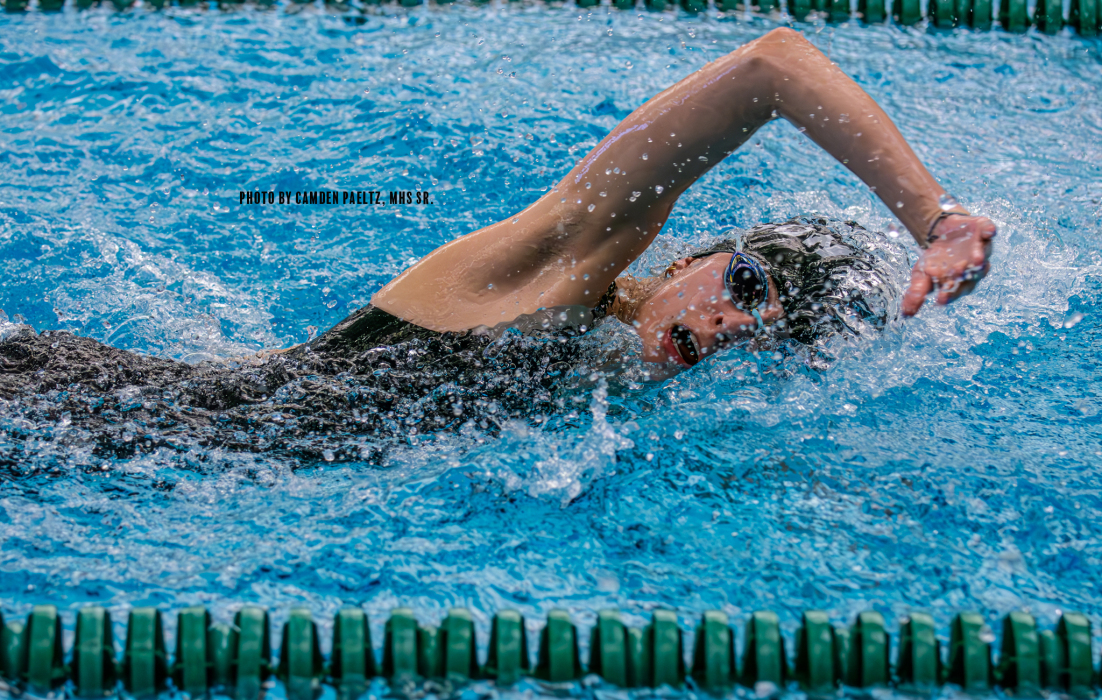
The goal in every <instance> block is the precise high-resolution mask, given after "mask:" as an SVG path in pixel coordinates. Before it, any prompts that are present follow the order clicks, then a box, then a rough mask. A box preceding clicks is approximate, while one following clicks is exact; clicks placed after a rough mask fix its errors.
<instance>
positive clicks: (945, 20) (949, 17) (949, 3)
mask: <svg viewBox="0 0 1102 700" xmlns="http://www.w3.org/2000/svg"><path fill="white" fill-rule="evenodd" d="M930 15H931V19H932V20H933V22H934V26H935V27H937V28H938V29H950V28H952V27H954V26H956V23H957V17H956V0H930Z"/></svg>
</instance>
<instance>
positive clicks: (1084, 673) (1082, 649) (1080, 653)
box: [1053, 613, 1094, 698]
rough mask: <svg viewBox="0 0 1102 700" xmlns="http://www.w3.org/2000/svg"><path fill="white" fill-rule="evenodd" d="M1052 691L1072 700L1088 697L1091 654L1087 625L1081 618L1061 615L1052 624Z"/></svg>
mask: <svg viewBox="0 0 1102 700" xmlns="http://www.w3.org/2000/svg"><path fill="white" fill-rule="evenodd" d="M1053 675H1054V678H1055V679H1056V687H1058V688H1060V689H1062V690H1064V691H1066V692H1067V693H1068V694H1070V695H1071V696H1072V697H1076V698H1086V697H1090V696H1091V695H1092V691H1091V686H1092V685H1093V684H1094V652H1093V651H1091V623H1090V620H1088V619H1087V617H1086V616H1085V615H1080V614H1079V613H1064V614H1063V615H1061V616H1060V620H1059V621H1058V622H1057V623H1056V667H1055V669H1054V671H1053Z"/></svg>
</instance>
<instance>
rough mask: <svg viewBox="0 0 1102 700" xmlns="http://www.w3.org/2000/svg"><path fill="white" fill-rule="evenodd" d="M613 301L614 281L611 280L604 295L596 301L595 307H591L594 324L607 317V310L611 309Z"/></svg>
mask: <svg viewBox="0 0 1102 700" xmlns="http://www.w3.org/2000/svg"><path fill="white" fill-rule="evenodd" d="M615 300H616V280H613V281H612V284H610V285H608V289H606V290H605V293H604V294H602V295H601V298H600V299H598V300H597V305H596V306H594V307H593V320H594V322H596V321H600V320H601V319H602V318H604V317H605V316H608V310H609V309H611V308H612V302H613V301H615Z"/></svg>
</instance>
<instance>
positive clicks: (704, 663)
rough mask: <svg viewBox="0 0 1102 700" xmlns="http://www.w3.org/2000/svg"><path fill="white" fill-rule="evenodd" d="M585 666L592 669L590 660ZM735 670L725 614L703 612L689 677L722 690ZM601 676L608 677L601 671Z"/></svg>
mask: <svg viewBox="0 0 1102 700" xmlns="http://www.w3.org/2000/svg"><path fill="white" fill-rule="evenodd" d="M590 653H591V654H592V652H590ZM589 670H590V673H594V670H593V664H592V663H590V665H589ZM737 670H738V669H737V668H736V666H735V641H734V635H732V634H731V627H730V625H729V624H728V621H727V614H726V613H722V612H720V611H718V610H709V611H707V612H705V613H704V615H703V617H701V619H700V624H699V625H697V626H696V632H695V640H694V644H693V669H692V674H693V680H695V681H696V683H697V685H699V686H700V687H702V688H704V689H705V690H707V691H709V692H717V691H719V692H722V691H724V690H726V689H728V688H730V687H731V686H732V685H734V680H735V675H736V673H735V672H736V671H737ZM602 677H603V678H605V680H608V677H607V676H604V675H603V674H602ZM610 682H611V681H610ZM620 685H622V684H620Z"/></svg>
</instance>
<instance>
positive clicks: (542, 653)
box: [536, 610, 582, 683]
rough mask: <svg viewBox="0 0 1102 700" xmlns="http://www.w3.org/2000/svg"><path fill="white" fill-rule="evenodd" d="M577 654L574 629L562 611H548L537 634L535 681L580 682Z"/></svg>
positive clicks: (576, 635)
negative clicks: (537, 651)
mask: <svg viewBox="0 0 1102 700" xmlns="http://www.w3.org/2000/svg"><path fill="white" fill-rule="evenodd" d="M581 675H582V665H581V663H580V661H579V654H578V629H577V628H576V627H575V626H574V623H573V622H572V621H571V620H570V613H568V612H567V611H565V610H552V611H551V612H550V613H548V614H547V624H546V625H545V626H544V628H543V631H541V632H540V647H539V664H538V665H537V666H536V678H541V679H543V680H545V681H551V682H553V683H562V682H565V681H572V680H575V679H577V678H581Z"/></svg>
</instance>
